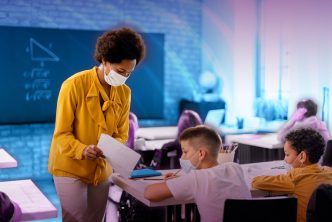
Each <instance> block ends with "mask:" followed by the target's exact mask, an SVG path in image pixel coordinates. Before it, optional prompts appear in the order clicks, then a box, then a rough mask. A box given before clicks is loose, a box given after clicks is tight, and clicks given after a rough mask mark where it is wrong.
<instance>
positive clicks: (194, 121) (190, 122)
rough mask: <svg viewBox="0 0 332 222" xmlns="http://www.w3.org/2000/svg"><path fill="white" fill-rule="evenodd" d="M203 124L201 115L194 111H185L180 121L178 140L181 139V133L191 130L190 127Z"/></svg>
mask: <svg viewBox="0 0 332 222" xmlns="http://www.w3.org/2000/svg"><path fill="white" fill-rule="evenodd" d="M201 124H203V121H202V119H201V117H200V116H199V114H198V113H197V112H195V111H193V110H184V111H183V112H182V113H181V115H180V118H179V121H178V136H177V140H178V139H179V137H180V135H181V133H182V132H183V131H184V130H185V129H187V128H189V127H194V126H197V125H201Z"/></svg>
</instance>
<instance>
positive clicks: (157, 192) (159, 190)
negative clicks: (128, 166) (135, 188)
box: [144, 182, 173, 201]
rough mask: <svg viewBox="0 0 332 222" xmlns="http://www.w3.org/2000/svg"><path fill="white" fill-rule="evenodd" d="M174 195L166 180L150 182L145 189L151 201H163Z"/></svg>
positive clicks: (145, 195)
mask: <svg viewBox="0 0 332 222" xmlns="http://www.w3.org/2000/svg"><path fill="white" fill-rule="evenodd" d="M172 196H173V195H172V193H171V191H170V190H169V188H168V186H167V184H166V182H162V183H155V184H150V185H148V186H147V187H146V188H145V190H144V197H145V198H146V199H148V200H150V201H162V200H165V199H167V198H169V197H172Z"/></svg>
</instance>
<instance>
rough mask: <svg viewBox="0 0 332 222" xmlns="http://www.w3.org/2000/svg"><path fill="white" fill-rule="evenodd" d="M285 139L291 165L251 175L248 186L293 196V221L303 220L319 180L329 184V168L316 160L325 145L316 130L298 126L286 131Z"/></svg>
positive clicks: (287, 161)
mask: <svg viewBox="0 0 332 222" xmlns="http://www.w3.org/2000/svg"><path fill="white" fill-rule="evenodd" d="M285 139H286V142H285V145H284V151H285V162H286V163H287V164H290V166H291V167H292V168H293V169H292V170H290V171H289V172H288V173H287V174H282V175H277V176H258V177H255V178H254V179H253V181H252V186H253V187H254V188H257V189H261V190H268V191H282V192H286V193H289V194H290V195H293V196H295V197H297V221H298V222H305V221H306V211H307V205H308V202H309V199H310V197H311V194H312V193H313V191H314V190H315V189H316V188H317V187H318V186H319V185H320V184H323V183H326V184H331V185H332V168H329V167H321V166H320V165H319V164H318V160H319V159H320V157H321V156H322V154H323V152H324V147H325V141H324V139H323V137H322V136H321V134H320V133H319V132H318V131H316V130H314V129H310V128H308V129H298V130H295V131H292V132H290V133H289V134H287V135H286V138H285Z"/></svg>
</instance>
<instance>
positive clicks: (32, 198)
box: [0, 180, 57, 221]
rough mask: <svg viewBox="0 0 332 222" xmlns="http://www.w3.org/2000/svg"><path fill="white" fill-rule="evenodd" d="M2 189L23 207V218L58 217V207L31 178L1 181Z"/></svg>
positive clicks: (0, 188)
mask: <svg viewBox="0 0 332 222" xmlns="http://www.w3.org/2000/svg"><path fill="white" fill-rule="evenodd" d="M0 190H1V191H3V192H5V193H6V194H7V195H8V196H9V198H10V199H12V200H13V201H15V202H16V203H17V204H18V205H19V206H20V207H21V209H22V220H29V221H30V220H41V219H48V218H56V217H57V209H56V208H55V206H54V205H53V204H52V203H51V202H50V201H49V200H48V199H47V197H46V196H45V195H44V194H43V193H42V192H41V191H40V190H39V188H38V187H37V186H36V185H35V184H34V183H33V182H32V181H31V180H14V181H3V182H0Z"/></svg>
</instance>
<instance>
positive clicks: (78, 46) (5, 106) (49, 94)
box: [0, 27, 164, 124]
mask: <svg viewBox="0 0 332 222" xmlns="http://www.w3.org/2000/svg"><path fill="white" fill-rule="evenodd" d="M102 32H103V31H90V30H69V29H48V28H26V27H0V124H11V123H33V122H54V120H55V112H56V102H57V97H58V93H59V89H60V86H61V84H62V82H63V81H64V80H65V79H66V78H68V77H69V76H71V75H72V74H74V73H76V72H79V71H82V70H86V69H90V68H92V67H93V66H95V65H99V64H97V63H96V62H95V60H94V58H93V54H94V49H95V43H96V40H97V37H98V36H100V35H101V33H102ZM142 36H143V39H144V41H145V43H146V46H147V51H146V58H145V59H144V61H143V62H142V63H141V64H140V65H139V66H138V67H137V68H136V69H135V71H134V73H133V74H132V76H131V77H130V78H129V80H128V81H127V84H128V85H129V86H130V88H131V89H132V104H131V110H132V111H133V112H135V113H136V114H137V116H138V118H140V119H161V118H163V110H164V105H163V103H164V35H163V34H160V33H142Z"/></svg>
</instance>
